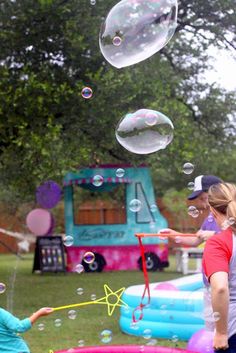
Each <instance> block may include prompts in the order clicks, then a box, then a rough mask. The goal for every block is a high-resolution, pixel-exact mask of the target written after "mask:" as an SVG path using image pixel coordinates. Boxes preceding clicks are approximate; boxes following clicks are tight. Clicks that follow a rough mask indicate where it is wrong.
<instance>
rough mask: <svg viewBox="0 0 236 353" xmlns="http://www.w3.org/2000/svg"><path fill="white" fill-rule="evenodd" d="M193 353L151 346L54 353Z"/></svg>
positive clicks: (102, 347) (97, 347)
mask: <svg viewBox="0 0 236 353" xmlns="http://www.w3.org/2000/svg"><path fill="white" fill-rule="evenodd" d="M69 352H70V353H143V352H144V353H194V352H190V351H188V350H185V349H181V348H171V347H169V348H168V347H153V346H96V347H83V348H72V349H69V350H68V349H67V350H62V351H56V352H54V353H69Z"/></svg>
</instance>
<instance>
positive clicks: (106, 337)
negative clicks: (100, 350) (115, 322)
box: [100, 330, 112, 343]
mask: <svg viewBox="0 0 236 353" xmlns="http://www.w3.org/2000/svg"><path fill="white" fill-rule="evenodd" d="M100 337H101V342H102V343H110V342H111V340H112V331H111V330H103V331H102V332H101V333H100Z"/></svg>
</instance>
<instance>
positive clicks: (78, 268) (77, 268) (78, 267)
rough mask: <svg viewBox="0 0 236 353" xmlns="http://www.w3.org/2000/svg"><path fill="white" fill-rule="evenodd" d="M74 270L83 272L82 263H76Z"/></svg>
mask: <svg viewBox="0 0 236 353" xmlns="http://www.w3.org/2000/svg"><path fill="white" fill-rule="evenodd" d="M75 272H77V273H78V274H81V273H83V272H84V266H83V265H82V264H77V265H76V266H75Z"/></svg>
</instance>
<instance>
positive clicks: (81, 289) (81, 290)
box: [76, 288, 84, 295]
mask: <svg viewBox="0 0 236 353" xmlns="http://www.w3.org/2000/svg"><path fill="white" fill-rule="evenodd" d="M76 293H77V294H78V295H82V294H83V293H84V290H83V288H77V289H76Z"/></svg>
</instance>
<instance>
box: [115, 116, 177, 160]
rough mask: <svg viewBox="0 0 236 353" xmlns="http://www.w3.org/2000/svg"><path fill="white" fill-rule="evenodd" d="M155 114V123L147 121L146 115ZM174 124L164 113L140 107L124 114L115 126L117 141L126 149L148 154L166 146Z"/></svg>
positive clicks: (171, 135)
mask: <svg viewBox="0 0 236 353" xmlns="http://www.w3.org/2000/svg"><path fill="white" fill-rule="evenodd" d="M150 113H152V114H155V115H156V121H155V124H153V125H150V124H148V123H147V116H148V115H149V114H150ZM173 129H174V126H173V124H172V122H171V120H170V119H169V118H168V117H167V116H165V115H164V114H162V113H160V112H157V111H154V110H150V109H140V110H137V111H136V112H134V113H131V114H126V115H125V117H123V118H122V119H121V120H120V122H119V123H118V126H117V128H116V138H117V140H118V142H119V143H120V144H121V145H122V146H123V147H124V148H126V149H127V150H128V151H130V152H133V153H137V154H148V153H153V152H156V151H159V150H161V149H164V148H166V146H167V145H168V144H169V143H170V142H171V141H172V139H173Z"/></svg>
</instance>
